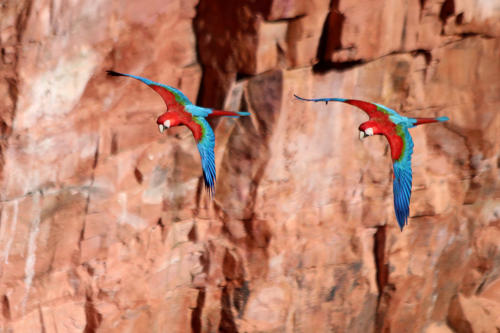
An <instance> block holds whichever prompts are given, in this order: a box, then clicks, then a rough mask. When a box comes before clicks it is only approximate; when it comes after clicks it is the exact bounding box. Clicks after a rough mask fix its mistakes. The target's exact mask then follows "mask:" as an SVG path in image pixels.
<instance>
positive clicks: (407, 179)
mask: <svg viewBox="0 0 500 333" xmlns="http://www.w3.org/2000/svg"><path fill="white" fill-rule="evenodd" d="M399 127H400V128H399V129H400V133H402V136H403V149H402V151H401V156H400V157H399V159H398V160H396V161H394V164H393V168H394V181H393V185H392V188H393V192H394V210H395V212H396V218H397V220H398V224H399V227H400V228H401V230H403V228H404V226H405V225H407V224H408V217H409V215H410V197H411V185H412V170H411V155H412V154H413V140H412V139H411V136H410V133H409V132H408V128H407V127H406V126H401V125H400V126H399Z"/></svg>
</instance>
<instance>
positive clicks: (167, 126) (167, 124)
mask: <svg viewBox="0 0 500 333" xmlns="http://www.w3.org/2000/svg"><path fill="white" fill-rule="evenodd" d="M163 126H165V127H166V128H170V120H165V121H164V122H163Z"/></svg>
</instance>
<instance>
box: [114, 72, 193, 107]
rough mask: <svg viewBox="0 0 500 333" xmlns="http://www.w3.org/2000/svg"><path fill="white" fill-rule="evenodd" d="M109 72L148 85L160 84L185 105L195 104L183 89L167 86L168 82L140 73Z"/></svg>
mask: <svg viewBox="0 0 500 333" xmlns="http://www.w3.org/2000/svg"><path fill="white" fill-rule="evenodd" d="M107 72H108V74H109V75H112V76H128V77H131V78H134V79H136V80H139V81H141V82H142V83H145V84H147V85H148V86H158V87H162V88H165V89H166V90H167V91H169V92H170V93H172V94H173V95H174V96H175V99H176V101H177V102H179V103H181V104H183V105H192V104H193V103H191V101H190V100H189V99H188V98H187V97H186V95H184V94H183V92H182V91H180V90H179V89H176V88H174V87H171V86H167V85H166V84H162V83H158V82H155V81H152V80H150V79H146V78H145V77H142V76H138V75H132V74H125V73H119V72H115V71H107Z"/></svg>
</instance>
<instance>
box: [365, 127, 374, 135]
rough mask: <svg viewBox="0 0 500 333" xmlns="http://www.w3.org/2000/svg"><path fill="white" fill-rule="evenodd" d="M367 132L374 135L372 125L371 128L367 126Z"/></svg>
mask: <svg viewBox="0 0 500 333" xmlns="http://www.w3.org/2000/svg"><path fill="white" fill-rule="evenodd" d="M365 133H366V135H373V128H371V127H370V128H367V129H366V130H365Z"/></svg>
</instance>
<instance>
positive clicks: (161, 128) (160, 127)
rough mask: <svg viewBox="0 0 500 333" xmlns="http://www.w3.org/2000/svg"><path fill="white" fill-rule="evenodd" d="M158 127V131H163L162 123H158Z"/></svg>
mask: <svg viewBox="0 0 500 333" xmlns="http://www.w3.org/2000/svg"><path fill="white" fill-rule="evenodd" d="M158 128H159V129H160V133H163V130H164V129H165V126H163V125H162V124H158Z"/></svg>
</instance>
